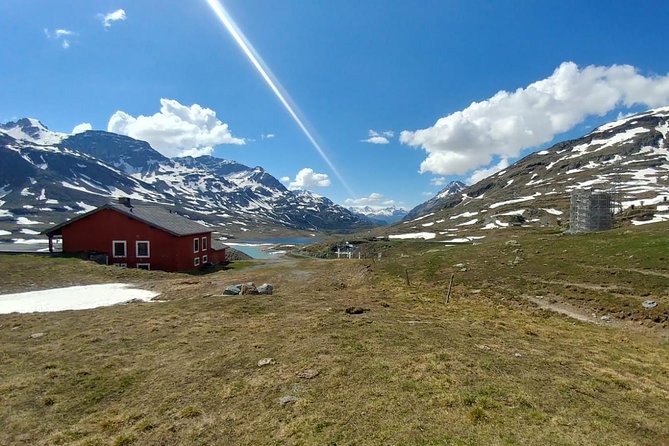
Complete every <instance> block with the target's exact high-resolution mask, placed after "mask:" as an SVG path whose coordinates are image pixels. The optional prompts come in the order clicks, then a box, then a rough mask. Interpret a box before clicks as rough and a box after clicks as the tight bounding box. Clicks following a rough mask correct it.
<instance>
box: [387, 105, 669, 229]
mask: <svg viewBox="0 0 669 446" xmlns="http://www.w3.org/2000/svg"><path fill="white" fill-rule="evenodd" d="M574 189H594V190H606V191H610V192H612V193H613V194H614V196H615V197H616V198H617V199H618V201H619V202H620V204H621V206H622V209H628V208H630V207H632V206H635V207H639V206H642V205H643V206H649V208H648V212H647V213H646V214H647V216H646V220H645V221H641V220H636V223H644V222H648V221H660V220H662V219H665V220H666V219H669V202H667V200H669V107H664V108H658V109H654V110H650V111H647V112H645V113H640V114H638V115H634V116H630V117H627V118H624V119H621V120H618V121H615V122H611V123H608V124H605V125H602V126H600V127H599V128H597V129H595V130H593V131H592V132H590V133H589V134H588V135H585V136H584V137H582V138H579V139H575V140H571V141H564V142H560V143H558V144H555V145H554V146H553V147H551V148H549V149H547V150H542V151H540V152H536V153H532V154H530V155H528V156H526V157H525V158H523V159H521V160H519V161H517V162H516V163H514V164H513V165H511V166H509V167H508V168H506V169H504V170H502V171H501V172H498V173H495V174H493V175H491V176H490V177H488V178H486V179H484V180H482V181H479V182H478V183H476V184H473V185H471V186H469V187H466V188H463V189H461V190H459V191H457V192H455V193H447V194H440V195H438V196H437V197H435V198H433V199H431V200H429V201H428V202H426V203H424V204H422V205H420V206H418V207H416V208H415V209H413V210H412V211H411V212H410V213H409V217H407V219H405V221H404V222H402V223H401V224H398V225H395V226H393V227H391V228H387V229H386V230H385V231H386V233H387V234H403V233H404V234H415V235H416V237H425V238H435V239H449V237H451V236H456V237H458V238H462V237H466V236H468V235H472V234H473V235H477V236H482V235H485V234H486V231H487V230H490V229H501V228H507V227H509V226H510V225H513V224H517V225H522V226H525V227H546V226H551V227H555V226H564V224H565V223H567V222H568V221H569V196H570V193H571V191H572V190H574ZM421 233H423V234H421Z"/></svg>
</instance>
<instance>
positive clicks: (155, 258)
mask: <svg viewBox="0 0 669 446" xmlns="http://www.w3.org/2000/svg"><path fill="white" fill-rule="evenodd" d="M62 235H63V252H65V253H78V252H98V253H103V254H105V255H107V256H108V262H109V264H113V263H126V264H127V266H128V268H136V267H137V264H138V263H149V264H150V265H151V267H150V268H151V269H152V270H162V271H189V270H192V269H194V268H196V267H195V266H194V258H195V257H198V258H201V257H202V256H203V255H208V253H209V251H210V246H211V234H210V233H202V234H196V235H192V236H182V237H176V236H173V235H171V234H169V233H167V232H165V231H163V230H160V229H157V228H154V227H151V226H150V225H147V224H146V223H142V222H140V221H137V220H134V219H132V218H130V217H127V216H125V215H123V214H121V213H119V212H116V211H114V210H111V209H103V210H101V211H99V212H96V213H94V214H91V215H89V216H88V217H85V218H83V219H81V220H77V221H75V222H72V223H71V224H69V225H66V226H64V227H63V228H62ZM196 237H197V238H198V239H199V244H200V249H199V252H198V253H194V252H193V239H194V238H196ZM203 237H204V238H206V239H207V248H208V249H207V250H206V251H204V252H203V251H202V238H203ZM114 240H119V241H120V240H125V241H126V254H127V255H126V257H124V258H118V257H113V255H112V254H113V252H112V242H113V241H114ZM137 241H149V242H150V253H149V254H150V256H149V257H148V258H138V257H137V256H136V244H135V242H137ZM200 264H201V262H200Z"/></svg>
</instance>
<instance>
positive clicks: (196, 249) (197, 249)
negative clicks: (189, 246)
mask: <svg viewBox="0 0 669 446" xmlns="http://www.w3.org/2000/svg"><path fill="white" fill-rule="evenodd" d="M193 252H194V253H196V252H200V239H199V238H198V237H195V238H194V239H193Z"/></svg>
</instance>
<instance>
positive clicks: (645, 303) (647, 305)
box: [641, 300, 657, 310]
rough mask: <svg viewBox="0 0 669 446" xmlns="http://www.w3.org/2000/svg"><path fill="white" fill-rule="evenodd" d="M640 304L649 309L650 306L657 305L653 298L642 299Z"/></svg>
mask: <svg viewBox="0 0 669 446" xmlns="http://www.w3.org/2000/svg"><path fill="white" fill-rule="evenodd" d="M641 306H642V307H644V308H647V309H649V310H650V309H651V308H655V307H657V302H655V301H654V300H644V301H643V302H642V303H641Z"/></svg>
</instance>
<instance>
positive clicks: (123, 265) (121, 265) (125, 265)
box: [114, 263, 128, 268]
mask: <svg viewBox="0 0 669 446" xmlns="http://www.w3.org/2000/svg"><path fill="white" fill-rule="evenodd" d="M114 266H120V267H123V268H127V267H128V264H127V263H114Z"/></svg>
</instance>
